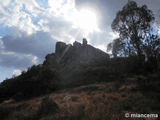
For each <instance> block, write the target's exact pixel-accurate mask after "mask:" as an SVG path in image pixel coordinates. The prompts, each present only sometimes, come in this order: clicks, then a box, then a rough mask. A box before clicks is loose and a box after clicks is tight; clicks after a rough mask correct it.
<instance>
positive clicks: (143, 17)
mask: <svg viewBox="0 0 160 120" xmlns="http://www.w3.org/2000/svg"><path fill="white" fill-rule="evenodd" d="M154 20H155V17H154V15H153V13H152V11H151V10H149V9H148V8H147V6H146V5H143V6H142V7H138V6H137V3H136V2H135V1H129V2H128V3H127V4H126V5H125V6H124V7H123V9H122V10H120V11H118V13H117V15H116V17H115V19H114V20H113V22H112V24H111V27H112V30H113V31H114V32H118V33H119V36H120V39H121V40H126V39H127V40H129V43H130V44H131V45H132V46H133V47H134V48H135V50H136V53H137V55H138V57H139V60H140V62H142V57H143V55H142V49H141V48H142V43H143V40H144V38H145V37H146V35H147V34H148V33H149V32H150V28H151V26H152V23H153V22H154Z"/></svg>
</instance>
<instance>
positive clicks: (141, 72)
mask: <svg viewBox="0 0 160 120" xmlns="http://www.w3.org/2000/svg"><path fill="white" fill-rule="evenodd" d="M154 20H155V17H154V15H153V13H152V11H151V10H149V9H148V8H147V6H146V5H143V6H142V7H138V6H137V4H136V2H134V1H129V2H128V3H127V4H126V5H125V6H124V7H123V9H122V10H121V11H119V12H118V13H117V15H116V17H115V19H114V20H113V22H112V25H111V27H112V29H113V31H115V32H118V33H119V38H117V39H115V40H113V42H111V43H109V44H108V48H107V50H108V51H111V52H112V55H113V57H112V58H110V59H108V58H107V57H106V58H105V57H101V58H97V59H92V60H81V59H80V58H79V59H76V60H72V61H70V62H68V63H66V62H62V63H60V64H58V65H56V66H46V65H45V64H43V65H33V66H32V67H30V68H28V70H27V71H23V72H22V74H21V75H19V76H15V77H13V78H10V79H7V80H4V81H3V82H2V83H0V96H1V98H0V102H1V104H0V116H2V118H1V119H6V120H7V119H10V120H11V119H23V120H25V119H26V120H27V119H30V120H35V119H41V120H44V119H47V120H52V119H57V120H60V119H66V120H71V119H81V120H86V119H87V120H101V119H107V120H117V119H126V118H125V116H124V115H125V113H126V112H127V113H154V114H155V113H156V114H159V113H160V111H159V108H160V103H159V101H160V88H159V86H160V81H159V80H160V62H159V61H160V38H159V36H158V34H156V33H155V32H153V31H154V29H155V28H154V27H153V23H154ZM45 96H49V97H50V98H51V99H53V100H54V101H55V102H56V103H57V104H58V106H59V108H60V109H59V111H57V112H56V113H55V114H51V115H47V114H44V115H43V116H41V118H39V117H38V116H37V111H38V108H39V106H40V104H41V101H42V99H43V98H44V97H45ZM146 105H147V106H146Z"/></svg>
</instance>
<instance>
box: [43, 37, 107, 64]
mask: <svg viewBox="0 0 160 120" xmlns="http://www.w3.org/2000/svg"><path fill="white" fill-rule="evenodd" d="M103 56H104V57H108V58H109V55H108V54H107V53H105V52H103V51H101V50H100V49H98V48H95V47H93V46H91V45H88V44H87V40H86V39H84V38H83V43H82V44H81V43H79V42H77V41H75V42H74V43H73V45H71V44H68V45H67V44H66V43H63V42H57V43H56V49H55V53H52V54H48V55H47V56H46V57H45V59H46V60H45V61H44V63H43V65H49V66H50V65H52V66H57V65H58V64H61V63H64V62H65V63H66V62H71V61H72V60H76V59H80V60H88V59H91V58H98V57H103Z"/></svg>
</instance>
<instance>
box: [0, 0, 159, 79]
mask: <svg viewBox="0 0 160 120" xmlns="http://www.w3.org/2000/svg"><path fill="white" fill-rule="evenodd" d="M135 1H136V2H137V4H138V6H142V5H144V4H146V5H147V6H148V8H149V9H150V10H152V11H153V13H154V14H155V15H156V14H157V12H158V10H159V9H160V7H159V6H160V0H135ZM127 2H128V0H5V1H3V2H0V82H1V81H3V80H5V79H6V78H11V77H12V76H16V75H19V74H20V73H21V71H23V70H27V69H28V68H29V67H31V66H32V65H34V64H42V63H43V61H44V60H45V56H46V55H47V54H49V53H53V52H55V44H56V42H57V41H62V42H65V43H67V44H73V42H74V41H78V42H82V39H83V38H86V39H87V41H88V44H90V45H92V46H94V47H96V48H99V49H101V50H103V51H106V49H107V44H108V43H109V42H111V41H112V40H113V39H115V38H116V37H117V34H115V33H113V32H112V30H111V23H112V21H113V19H114V18H115V16H116V13H117V12H118V11H119V10H121V9H122V7H123V6H124V5H125V4H126V3H127Z"/></svg>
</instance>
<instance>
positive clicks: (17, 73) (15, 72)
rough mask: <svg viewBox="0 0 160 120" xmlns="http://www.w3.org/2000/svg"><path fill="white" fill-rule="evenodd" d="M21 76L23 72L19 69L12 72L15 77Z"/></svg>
mask: <svg viewBox="0 0 160 120" xmlns="http://www.w3.org/2000/svg"><path fill="white" fill-rule="evenodd" d="M20 74H21V70H19V69H15V70H13V72H12V75H13V76H18V75H20Z"/></svg>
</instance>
